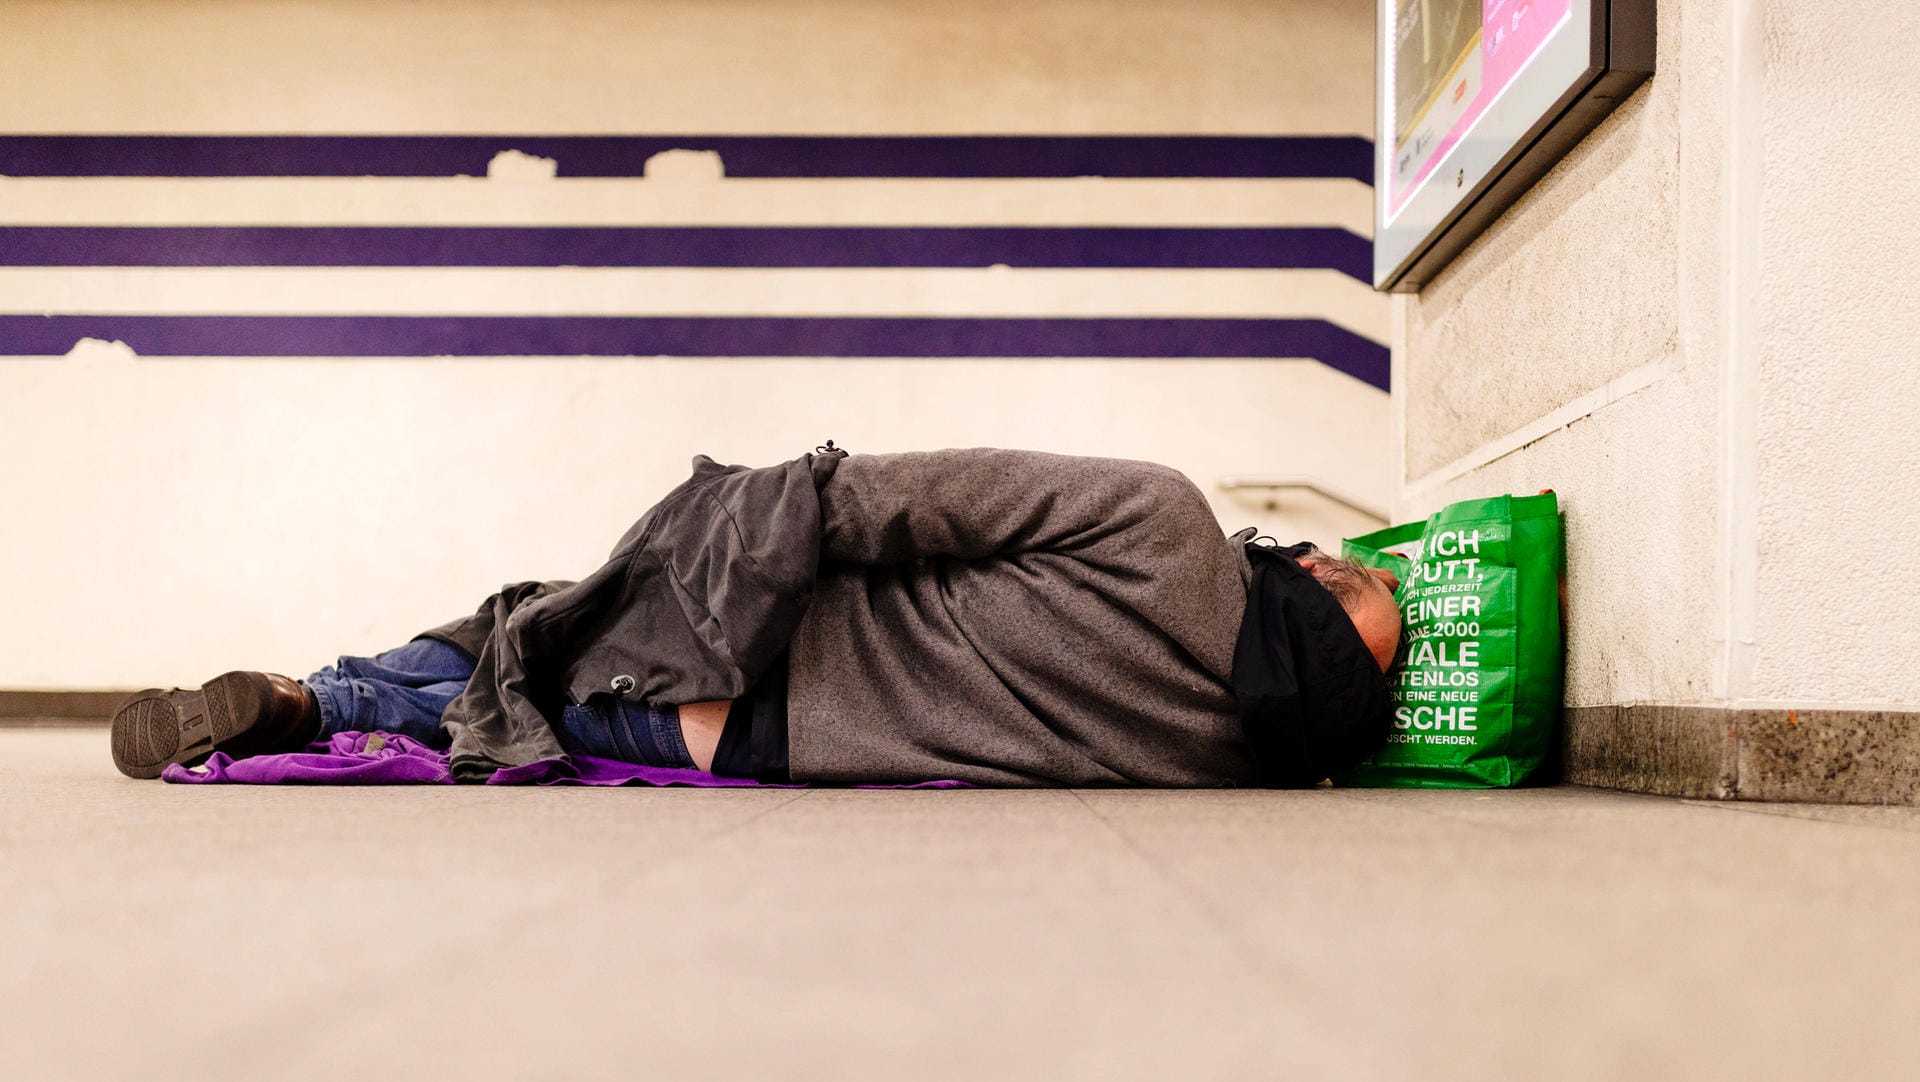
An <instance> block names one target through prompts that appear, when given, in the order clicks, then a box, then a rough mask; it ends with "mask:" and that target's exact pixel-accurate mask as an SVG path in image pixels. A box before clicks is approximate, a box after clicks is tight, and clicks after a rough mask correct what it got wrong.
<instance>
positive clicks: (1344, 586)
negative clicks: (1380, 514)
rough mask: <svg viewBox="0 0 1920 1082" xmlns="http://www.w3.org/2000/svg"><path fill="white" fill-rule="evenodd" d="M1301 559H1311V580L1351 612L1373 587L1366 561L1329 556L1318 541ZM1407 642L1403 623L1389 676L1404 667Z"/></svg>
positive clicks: (1394, 674) (1397, 672) (1396, 674)
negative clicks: (1321, 548) (1325, 589)
mask: <svg viewBox="0 0 1920 1082" xmlns="http://www.w3.org/2000/svg"><path fill="white" fill-rule="evenodd" d="M1301 559H1306V560H1312V561H1313V562H1314V563H1313V579H1314V581H1315V582H1318V583H1319V584H1320V585H1322V586H1324V587H1326V588H1327V592H1328V593H1330V594H1332V595H1333V599H1334V600H1335V601H1338V602H1339V603H1340V607H1341V608H1343V609H1346V610H1347V611H1348V612H1352V611H1353V606H1354V605H1356V604H1358V603H1359V601H1360V599H1361V598H1362V597H1365V596H1366V592H1367V591H1368V590H1370V589H1372V588H1373V587H1372V585H1371V583H1372V582H1374V581H1377V580H1375V579H1374V576H1373V572H1371V571H1368V570H1367V568H1366V565H1365V564H1362V563H1361V562H1360V561H1358V560H1350V559H1347V558H1346V557H1342V556H1329V555H1328V554H1327V553H1325V552H1322V551H1321V550H1320V547H1319V546H1318V545H1315V546H1313V547H1312V548H1309V549H1308V550H1307V552H1306V554H1305V555H1304V556H1302V557H1301ZM1409 645H1410V644H1409V641H1408V639H1407V628H1406V625H1405V624H1404V623H1403V624H1402V625H1401V627H1400V641H1399V643H1397V644H1396V646H1395V648H1394V651H1393V663H1392V664H1390V665H1388V666H1387V679H1388V680H1390V681H1392V680H1397V679H1398V678H1399V676H1400V670H1401V669H1404V668H1405V667H1406V664H1407V647H1408V646H1409Z"/></svg>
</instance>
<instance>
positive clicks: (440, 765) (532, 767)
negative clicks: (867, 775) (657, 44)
mask: <svg viewBox="0 0 1920 1082" xmlns="http://www.w3.org/2000/svg"><path fill="white" fill-rule="evenodd" d="M160 777H161V778H162V779H163V780H165V781H170V782H175V783H178V784H185V785H205V784H215V785H221V784H224V785H452V784H453V771H452V768H451V766H450V764H449V762H448V757H447V753H446V752H444V751H435V750H434V749H433V748H430V747H428V746H426V745H425V744H422V743H420V742H419V741H418V740H414V739H412V738H411V737H405V736H400V735H398V734H396V733H353V732H348V733H335V734H334V735H333V736H331V737H329V738H327V739H326V740H316V741H314V742H313V743H312V744H309V745H307V750H305V751H293V752H283V753H280V754H276V755H254V756H250V757H248V758H245V759H235V758H232V757H231V756H229V755H227V754H226V753H225V752H218V751H216V752H214V753H213V756H212V757H211V758H209V759H208V760H207V761H206V762H204V763H200V764H198V765H196V766H190V767H189V766H181V765H179V764H177V763H176V764H174V765H172V766H169V767H167V769H166V770H164V771H162V772H161V774H160ZM487 784H488V785H651V786H666V785H680V786H690V787H693V788H697V789H807V788H811V786H808V785H803V784H797V783H790V784H774V783H767V782H757V781H751V780H749V779H747V778H724V777H721V776H720V775H718V774H710V773H708V772H706V771H704V770H681V769H676V768H673V767H662V766H642V765H640V764H639V763H625V762H621V761H619V760H617V759H596V758H594V757H592V756H590V755H573V756H564V757H561V758H557V759H542V760H540V761H539V762H535V763H528V764H527V765H525V766H516V767H509V768H507V769H504V770H500V771H497V772H495V773H494V775H493V776H492V777H490V778H488V779H487ZM853 788H856V789H969V788H972V786H970V785H968V784H967V783H966V782H962V781H923V782H917V783H915V784H912V785H856V786H853Z"/></svg>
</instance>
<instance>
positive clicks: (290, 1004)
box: [228, 790, 809, 1062]
mask: <svg viewBox="0 0 1920 1082" xmlns="http://www.w3.org/2000/svg"><path fill="white" fill-rule="evenodd" d="M808 795H809V791H807V790H795V791H793V793H792V795H791V796H789V797H788V798H787V799H785V800H782V801H780V802H778V803H776V804H773V805H770V806H768V807H765V808H760V809H757V810H755V811H754V812H753V813H751V814H749V815H747V816H745V817H743V818H741V819H740V820H739V821H738V822H735V823H730V824H728V825H726V826H724V827H721V828H720V829H718V830H716V831H714V832H713V833H711V834H708V835H704V836H702V837H701V838H699V839H697V844H695V845H693V846H689V847H687V848H686V849H684V850H683V851H681V852H679V853H675V854H673V855H671V856H669V857H667V858H666V859H664V860H661V859H658V858H657V857H655V856H653V855H645V856H636V857H634V858H633V860H631V861H623V862H621V863H620V864H619V865H618V866H617V867H612V868H606V869H603V870H602V871H601V873H600V874H598V875H596V876H593V877H592V879H591V880H590V881H588V882H585V883H583V884H582V885H581V887H580V888H578V889H576V890H574V891H571V892H569V893H567V894H565V895H561V896H557V897H553V898H548V899H545V900H543V901H540V902H535V903H530V904H527V905H524V906H520V907H517V908H513V909H510V910H503V911H501V912H499V913H496V914H494V915H493V916H492V917H491V918H490V919H489V920H488V921H486V925H485V927H484V928H482V929H480V930H479V931H478V932H477V933H470V934H471V935H477V936H478V937H479V938H482V939H484V938H485V937H486V936H487V935H488V934H489V933H491V932H493V931H495V930H500V929H507V930H511V932H512V935H511V938H514V939H518V938H521V937H522V936H524V935H525V934H526V933H527V932H528V931H530V930H533V929H536V928H541V927H545V926H548V925H550V924H551V923H552V922H553V921H554V920H555V919H556V918H558V917H560V916H562V915H564V914H565V912H566V911H567V910H568V909H569V908H571V907H572V906H573V905H574V904H576V902H577V900H578V898H579V896H580V890H585V891H587V892H589V893H590V894H593V895H599V894H601V893H604V892H605V891H606V890H608V889H610V888H612V887H615V886H622V887H631V886H633V885H635V884H637V883H642V882H644V881H645V880H647V879H650V878H654V877H656V876H658V875H660V874H662V873H664V872H665V871H666V870H667V869H670V868H675V867H677V866H679V865H681V864H685V863H688V862H691V861H693V860H696V859H698V858H699V857H701V856H703V855H705V853H706V852H708V851H710V850H711V844H712V843H713V842H716V841H719V840H721V839H723V838H725V837H727V836H729V835H732V834H737V833H739V832H741V831H744V830H746V829H747V828H748V827H750V826H752V825H753V824H754V823H756V822H758V821H760V820H763V819H765V818H767V817H768V816H771V815H773V814H774V813H776V812H778V811H780V810H781V809H782V808H787V807H791V806H792V805H794V804H796V803H798V802H799V801H801V800H802V799H804V798H805V797H807V796H808ZM635 864H638V865H640V867H639V868H638V870H637V871H638V874H637V875H636V874H635V868H634V865H635ZM491 949H493V950H499V949H501V948H500V947H499V946H497V945H496V946H495V947H493V948H491ZM471 953H472V949H471V947H470V946H469V945H468V937H461V938H458V939H447V938H442V939H439V940H436V941H435V942H434V943H432V944H431V945H430V946H428V947H427V948H426V949H425V950H423V951H422V952H420V953H418V954H412V955H409V956H408V957H406V958H404V959H399V960H397V961H398V964H397V965H393V966H389V967H387V968H386V969H385V971H384V972H375V973H371V974H365V973H363V974H359V975H351V976H347V977H343V978H338V979H335V980H332V981H329V982H327V983H326V985H325V986H324V987H322V986H311V987H308V988H304V989H302V991H301V993H300V994H299V995H296V996H294V997H291V998H290V999H288V1000H287V1001H284V1002H282V1003H280V1004H277V1005H276V1006H275V1007H274V1009H272V1010H269V1011H265V1012H263V1013H262V1014H261V1015H259V1016H257V1017H256V1018H255V1019H254V1020H253V1021H252V1022H251V1023H250V1024H247V1025H246V1028H244V1029H240V1030H238V1031H237V1032H234V1033H233V1034H232V1036H231V1037H230V1038H228V1044H229V1046H230V1048H231V1051H232V1052H233V1054H234V1055H235V1056H236V1061H237V1062H246V1061H247V1059H246V1057H247V1056H248V1050H247V1048H246V1047H245V1042H247V1041H248V1040H249V1039H250V1038H253V1037H258V1038H260V1039H263V1040H264V1041H266V1042H268V1043H270V1044H274V1045H275V1047H273V1048H255V1049H254V1051H258V1052H263V1053H267V1054H268V1056H269V1058H268V1059H266V1060H261V1061H255V1062H272V1061H273V1060H274V1059H276V1058H283V1057H284V1056H285V1054H286V1051H287V1050H286V1048H285V1044H284V1042H285V1041H286V1039H287V1036H288V1035H289V1034H292V1033H300V1034H304V1035H305V1036H303V1037H302V1038H301V1040H303V1041H306V1042H312V1041H317V1040H320V1039H321V1038H322V1037H323V1036H324V1034H323V1033H322V1032H320V1031H319V1030H311V1029H306V1028H302V1027H300V1026H299V1025H298V1024H295V1025H293V1026H286V1025H281V1024H279V1023H278V1022H277V1021H276V1019H278V1018H279V1017H280V1016H282V1015H291V1016H293V1020H294V1021H295V1022H296V1023H297V1022H298V1021H300V1020H308V1019H311V1018H312V1017H313V1016H314V1012H313V1011H312V1010H311V1009H310V1008H311V1007H313V1006H314V1005H315V1004H316V1003H317V1004H319V1005H321V1006H324V1005H326V1004H329V1003H336V1002H341V1001H342V997H343V995H345V994H346V993H349V992H350V993H351V997H350V1001H351V1002H353V1003H355V1004H357V1005H358V1006H357V1008H356V1009H358V1010H360V1011H363V1012H364V1011H371V1010H375V1009H377V1008H378V1006H379V1005H380V1004H383V1003H390V1002H392V1001H393V1000H394V999H396V998H399V997H402V996H404V994H405V988H406V987H407V986H408V985H409V984H411V983H414V982H416V981H417V980H418V975H419V974H420V973H421V972H423V971H427V972H431V971H433V970H435V969H443V968H449V963H450V962H452V963H457V962H459V961H460V960H461V959H464V958H466V957H468V956H469V955H471Z"/></svg>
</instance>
